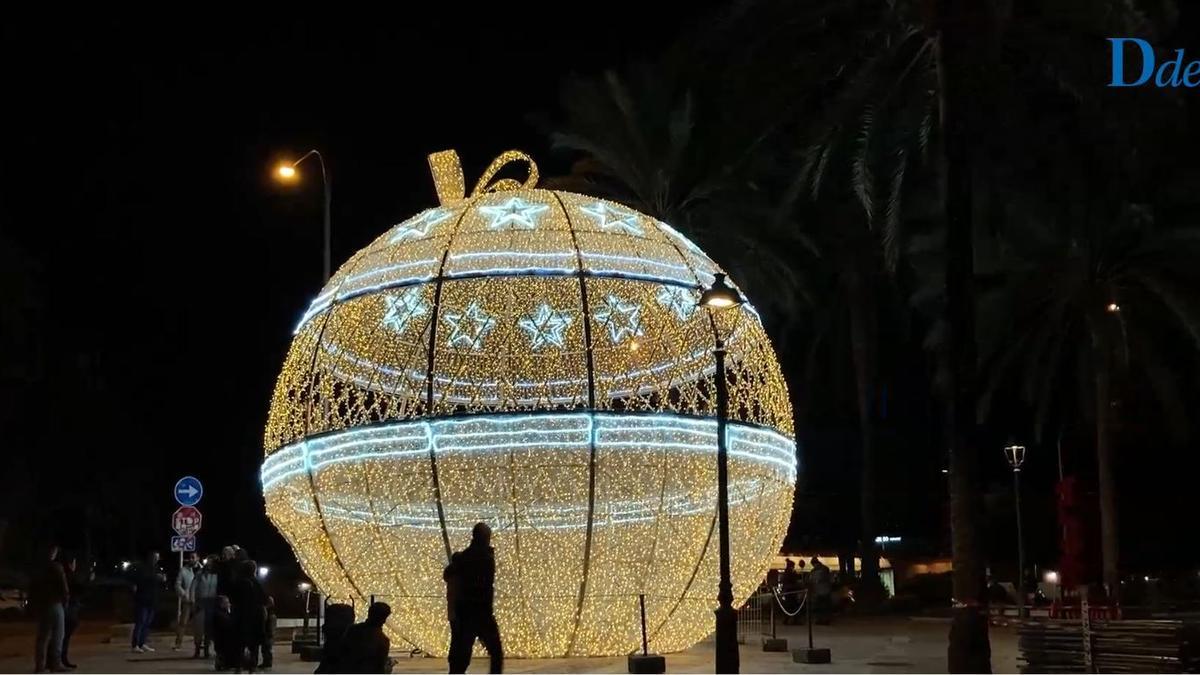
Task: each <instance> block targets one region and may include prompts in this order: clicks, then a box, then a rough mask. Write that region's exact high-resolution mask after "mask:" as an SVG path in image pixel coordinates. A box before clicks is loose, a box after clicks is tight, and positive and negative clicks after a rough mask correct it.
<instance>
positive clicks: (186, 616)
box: [172, 553, 202, 654]
mask: <svg viewBox="0 0 1200 675" xmlns="http://www.w3.org/2000/svg"><path fill="white" fill-rule="evenodd" d="M199 568H200V565H199V562H198V561H197V559H196V554H195V553H188V554H185V555H184V557H183V564H182V565H180V566H179V573H178V574H176V575H175V597H176V599H177V601H178V605H179V608H178V611H177V612H176V615H175V646H174V647H173V648H172V651H176V652H177V651H179V650H181V649H183V632H184V630H186V629H187V628H190V627H191V626H192V613H193V612H195V611H196V594H195V593H193V592H192V582H193V581H195V580H196V572H197V570H198V569H199ZM201 637H202V636H201V635H199V634H197V633H196V631H195V630H193V631H192V643H193V644H194V645H195V647H196V650H195V654H199V653H200V638H201Z"/></svg>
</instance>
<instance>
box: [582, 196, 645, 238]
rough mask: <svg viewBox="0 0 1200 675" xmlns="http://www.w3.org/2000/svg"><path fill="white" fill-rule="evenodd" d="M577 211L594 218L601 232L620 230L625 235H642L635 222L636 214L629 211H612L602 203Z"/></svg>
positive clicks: (639, 227) (612, 209) (611, 208)
mask: <svg viewBox="0 0 1200 675" xmlns="http://www.w3.org/2000/svg"><path fill="white" fill-rule="evenodd" d="M579 210H580V211H583V212H584V213H586V214H587V215H589V216H591V217H592V218H594V219H595V220H596V223H597V224H598V225H599V226H600V229H602V230H609V231H612V230H621V231H623V232H625V234H633V235H637V236H641V235H642V234H643V232H642V228H641V226H640V225H638V222H637V214H636V213H633V212H631V211H624V210H622V209H614V208H613V207H611V206H609V205H608V204H605V203H604V202H596V203H595V204H592V205H591V206H583V207H580V209H579Z"/></svg>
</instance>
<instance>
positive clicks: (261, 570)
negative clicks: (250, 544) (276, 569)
mask: <svg viewBox="0 0 1200 675" xmlns="http://www.w3.org/2000/svg"><path fill="white" fill-rule="evenodd" d="M270 573H271V568H270V567H267V566H266V565H259V567H258V578H259V579H264V580H265V579H266V578H267V575H268V574H270Z"/></svg>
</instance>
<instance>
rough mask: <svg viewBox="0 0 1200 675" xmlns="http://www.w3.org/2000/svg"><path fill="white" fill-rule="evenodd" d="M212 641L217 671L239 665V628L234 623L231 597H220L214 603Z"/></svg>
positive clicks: (214, 663)
mask: <svg viewBox="0 0 1200 675" xmlns="http://www.w3.org/2000/svg"><path fill="white" fill-rule="evenodd" d="M212 640H213V649H214V651H216V653H217V655H216V659H214V662H213V665H214V666H215V667H216V669H217V670H227V669H229V668H233V667H234V666H236V665H238V664H239V656H238V638H237V626H235V625H234V623H233V612H232V607H231V606H230V604H229V597H228V596H224V595H218V596H217V597H216V600H215V602H214V603H213V614H212Z"/></svg>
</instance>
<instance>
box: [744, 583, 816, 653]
mask: <svg viewBox="0 0 1200 675" xmlns="http://www.w3.org/2000/svg"><path fill="white" fill-rule="evenodd" d="M807 601H808V591H807V590H803V589H801V590H795V591H786V592H780V590H779V589H778V588H777V587H775V586H769V585H767V584H763V585H761V586H759V587H758V590H756V591H755V592H754V593H752V594H751V595H750V597H749V598H747V599H746V603H745V604H744V605H742V607H741V609H739V610H738V642H740V643H742V644H745V643H746V642H747V640H755V639H758V638H771V639H776V638H777V637H778V636H777V635H776V627H777V625H778V624H779V623H783V622H785V621H786V620H787V619H790V618H792V617H795V616H797V615H798V614H800V612H802V611H804V608H805V606H806V604H807ZM792 604H795V607H791V605H792Z"/></svg>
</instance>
